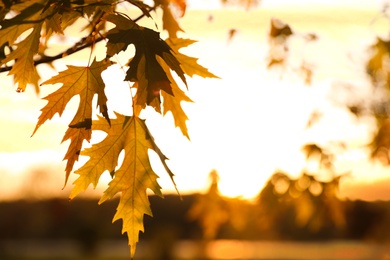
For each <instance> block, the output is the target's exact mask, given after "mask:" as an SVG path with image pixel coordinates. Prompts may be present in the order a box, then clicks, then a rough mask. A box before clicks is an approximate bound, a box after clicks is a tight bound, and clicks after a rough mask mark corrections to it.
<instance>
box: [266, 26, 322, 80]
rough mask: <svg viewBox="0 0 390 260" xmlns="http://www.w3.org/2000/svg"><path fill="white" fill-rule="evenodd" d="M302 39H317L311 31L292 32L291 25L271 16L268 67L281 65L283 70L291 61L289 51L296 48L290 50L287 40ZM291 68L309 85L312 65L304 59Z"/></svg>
mask: <svg viewBox="0 0 390 260" xmlns="http://www.w3.org/2000/svg"><path fill="white" fill-rule="evenodd" d="M294 36H295V37H296V38H300V39H303V41H304V44H305V45H306V44H308V43H310V42H312V41H315V40H317V36H316V35H315V34H312V33H308V34H304V35H301V34H299V33H296V32H294V31H293V30H292V29H291V27H290V26H289V25H288V24H286V23H284V22H283V21H281V20H279V19H277V18H272V19H271V23H270V30H269V33H268V39H269V46H270V49H269V57H268V65H267V66H268V68H269V69H270V68H274V67H281V68H282V70H283V72H285V70H286V68H287V67H288V66H290V65H291V64H292V63H291V62H289V60H290V56H291V53H294V52H296V50H292V51H291V50H290V44H289V40H290V39H291V38H292V37H294ZM302 49H303V48H302ZM292 70H294V71H297V72H298V73H299V74H300V75H302V76H303V78H304V80H305V84H307V85H310V84H311V82H312V74H313V70H312V66H311V65H310V64H309V63H308V62H307V61H306V60H305V59H304V58H302V60H301V61H300V64H299V66H298V67H297V68H295V67H293V68H292Z"/></svg>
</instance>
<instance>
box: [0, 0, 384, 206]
mask: <svg viewBox="0 0 390 260" xmlns="http://www.w3.org/2000/svg"><path fill="white" fill-rule="evenodd" d="M203 2H206V0H204V1H203ZM282 2H283V4H282ZM298 2H299V4H298ZM308 2H310V3H313V1H303V0H299V1H296V2H294V3H297V6H298V7H299V5H301V4H302V5H303V4H304V5H305V6H306V7H307V5H309V3H308ZM318 2H321V3H330V2H331V1H318ZM377 2H378V3H377ZM207 3H210V2H209V1H207ZM212 3H215V2H212ZM276 3H280V5H283V6H284V4H286V3H291V1H288V0H286V1H279V2H278V1H271V0H269V1H267V0H265V1H263V2H262V6H260V8H259V9H258V10H256V11H248V12H246V11H243V10H229V11H201V12H200V11H192V12H191V11H189V12H188V13H187V14H186V16H185V17H184V18H183V19H182V21H181V25H182V27H183V28H184V29H185V31H186V34H184V35H183V37H188V38H192V39H196V40H198V41H199V42H198V43H196V44H194V45H193V46H191V47H188V48H186V50H184V51H185V52H186V53H187V54H189V55H193V56H195V57H199V58H200V60H199V61H200V63H201V64H202V65H204V66H205V67H207V68H209V69H210V71H212V72H213V73H215V74H216V75H218V76H220V77H221V78H222V79H202V78H199V77H195V78H193V79H189V88H190V92H189V95H190V97H191V98H192V99H193V100H195V103H194V104H186V105H185V109H186V111H187V113H188V115H189V118H190V121H189V122H188V127H189V131H190V136H191V142H189V141H187V140H186V139H185V138H184V137H182V136H181V135H180V132H179V130H178V129H174V128H173V127H172V125H173V123H172V121H171V119H170V118H169V117H168V118H165V119H164V120H162V119H161V118H159V117H155V118H153V121H154V122H153V123H150V127H151V131H152V133H153V135H154V137H155V138H156V141H157V143H158V144H159V145H160V148H161V149H162V150H163V151H164V153H165V154H166V155H167V156H168V157H169V158H170V161H169V163H168V164H169V165H170V166H171V168H172V170H173V172H174V173H175V174H176V183H177V184H178V188H179V190H181V192H182V193H186V192H192V191H203V190H204V189H205V188H207V186H208V174H209V172H210V171H211V170H212V169H217V171H218V172H219V173H220V175H221V182H220V188H221V191H222V193H223V194H225V195H229V196H244V197H252V196H255V195H256V194H258V192H259V191H260V189H261V187H262V186H263V185H264V182H265V181H266V180H267V179H268V178H269V176H270V174H272V173H273V171H274V170H275V169H278V168H280V169H284V170H286V171H288V172H289V173H291V175H292V176H299V174H300V173H301V170H302V168H303V167H304V166H305V161H304V158H303V155H302V154H301V153H300V152H299V149H300V146H301V145H302V142H307V141H312V140H319V138H320V139H321V138H322V140H323V141H324V142H325V141H327V140H329V139H347V140H348V141H349V142H351V143H353V144H356V145H358V144H361V143H362V142H363V141H362V140H366V139H367V135H368V134H367V133H368V132H369V131H370V128H369V127H368V126H367V125H365V124H356V123H354V121H353V118H351V117H349V116H348V115H347V114H346V113H342V112H341V113H340V111H338V110H330V111H331V112H330V114H329V116H328V117H325V123H324V125H323V127H324V129H326V131H325V132H322V133H321V134H320V135H319V134H318V132H316V131H309V132H306V131H304V126H305V124H306V120H307V116H308V115H309V114H310V112H311V109H313V108H315V107H318V106H322V107H324V106H325V107H326V106H329V104H328V102H326V100H324V99H323V97H324V95H326V93H327V91H329V89H330V88H331V86H332V82H333V81H335V80H341V81H347V82H350V83H354V84H355V83H356V84H361V83H359V82H361V78H359V76H356V75H357V74H356V72H357V70H359V68H358V67H357V65H356V64H359V63H358V62H357V63H354V62H351V61H350V60H349V59H348V54H355V49H351V46H354V47H356V51H357V53H358V54H357V56H355V58H356V59H357V60H359V59H360V60H359V61H361V60H362V59H364V57H363V56H361V53H362V51H361V50H365V49H364V48H365V47H366V46H367V45H368V44H369V42H370V40H371V39H373V38H372V37H374V34H373V31H375V32H377V33H378V32H380V31H381V30H379V29H377V28H376V27H373V26H370V25H369V24H370V22H371V21H372V18H373V16H375V15H376V14H377V13H375V10H379V9H380V6H381V4H380V1H369V0H367V1H346V0H344V1H334V2H333V3H338V4H342V5H346V4H347V3H354V5H355V4H357V3H358V4H359V6H363V5H368V3H371V7H372V10H374V11H372V12H356V11H354V12H350V11H348V13H350V16H347V15H345V14H346V12H345V10H339V11H340V12H331V13H329V12H324V13H318V14H317V13H310V12H304V13H297V11H296V10H295V11H294V12H291V10H290V9H285V8H281V7H278V8H275V7H274V5H276ZM191 5H192V6H194V4H192V3H191V2H190V3H189V6H191ZM211 5H212V4H211ZM209 7H210V6H209ZM298 9H299V8H298ZM330 14H331V15H330ZM210 15H211V16H212V17H213V19H212V22H209V17H210ZM271 17H278V18H280V19H282V20H284V21H286V22H288V23H290V25H291V26H292V27H293V28H296V30H298V31H301V32H302V33H307V32H315V33H318V34H319V36H320V40H321V42H322V44H323V45H321V44H314V46H313V47H312V48H311V49H310V48H308V49H307V50H306V51H307V53H306V54H305V55H309V57H310V55H312V54H313V55H314V54H315V55H319V56H316V57H315V58H316V59H317V58H318V59H319V60H321V62H319V63H320V64H325V65H318V67H316V72H317V73H318V74H316V75H317V76H315V79H314V80H315V81H314V84H316V86H320V87H321V88H315V89H316V91H314V90H313V89H314V88H308V87H304V86H302V80H301V79H300V78H299V77H296V76H291V77H287V78H285V80H283V81H279V76H278V74H277V73H275V72H273V73H269V72H267V70H266V69H265V66H266V63H265V57H266V54H267V50H268V45H267V39H266V37H265V36H266V34H267V30H268V26H269V20H270V18H271ZM151 24H152V25H151V26H153V23H151ZM341 25H342V26H341ZM232 28H234V29H236V30H237V34H236V36H235V37H234V38H233V40H232V41H231V42H230V43H228V41H227V40H228V30H230V29H232ZM386 28H387V27H386ZM382 31H383V30H382ZM324 46H327V49H323V47H324ZM318 49H321V50H322V51H321V52H320V53H318ZM359 55H360V56H359ZM335 60H337V62H335ZM69 62H71V63H73V64H75V63H76V64H79V63H80V61H79V60H78V58H77V57H72V58H71V59H70V60H69ZM329 65H330V66H329ZM329 67H331V68H333V69H334V70H329ZM41 70H42V71H45V76H47V77H49V75H53V74H55V72H54V71H52V70H48V69H47V68H46V67H41ZM118 73H119V74H118ZM120 73H121V72H118V71H116V70H115V69H112V70H110V71H108V72H107V73H106V74H105V75H104V78H105V80H106V81H107V83H108V84H109V85H110V88H108V89H109V90H110V91H108V93H107V95H108V97H109V102H110V103H109V107H110V108H111V109H115V110H116V111H119V112H122V113H127V109H128V107H123V106H121V105H118V104H122V103H123V102H124V103H125V104H129V101H128V100H126V96H127V95H128V93H127V91H128V88H127V85H126V83H123V82H122V80H121V78H122V75H121V74H120ZM358 75H361V74H358ZM0 80H1V82H2V85H3V87H2V89H1V90H0V91H1V95H0V102H1V104H2V108H1V109H2V112H1V113H0V122H1V125H2V126H3V127H2V129H1V133H2V134H1V135H0V147H1V150H0V171H1V172H2V174H1V175H0V199H4V198H6V197H7V196H9V195H10V194H12V193H15V194H17V193H18V190H17V189H18V188H20V187H27V191H26V192H27V193H28V194H30V195H31V194H33V196H37V197H39V196H40V195H39V194H40V190H39V189H38V188H39V187H46V186H49V185H46V182H44V181H46V180H47V181H48V182H49V183H52V184H51V185H50V188H49V189H50V192H53V193H56V194H57V195H58V196H63V197H67V196H68V195H69V189H70V188H71V186H72V185H71V183H72V181H73V180H74V177H75V176H74V177H71V178H70V181H69V183H68V186H67V188H66V189H65V190H61V188H62V185H63V181H64V171H63V170H64V168H65V164H64V163H63V162H61V161H62V158H63V156H64V154H65V151H66V149H67V145H68V144H67V143H65V144H63V145H59V143H60V141H61V140H62V136H63V134H64V132H65V130H66V126H67V124H68V122H69V121H70V119H71V118H72V116H73V113H74V112H73V111H68V112H66V113H65V114H64V115H63V116H62V118H58V117H56V118H55V119H54V120H52V121H48V122H46V123H45V125H43V126H42V127H41V128H40V129H39V131H38V132H37V134H36V135H35V136H34V137H33V138H30V136H31V133H32V131H33V129H34V127H35V123H36V120H37V118H38V116H39V114H40V112H39V110H40V109H41V108H42V106H43V105H44V104H45V102H44V101H40V100H39V99H38V98H37V97H36V95H35V93H34V92H33V91H32V89H30V90H29V91H26V92H25V93H23V94H16V93H15V91H14V87H12V81H10V79H9V78H5V77H4V75H0ZM45 88H49V87H45ZM318 89H321V90H320V91H318ZM49 90H50V89H43V90H42V92H43V93H42V96H44V95H45V94H46V93H48V92H49ZM50 91H51V90H50ZM110 97H111V101H110ZM72 106H73V107H74V106H75V103H73V105H72V104H70V105H69V106H68V107H72ZM151 121H152V120H151ZM344 157H345V158H344V160H342V161H341V162H340V163H339V164H338V167H339V169H340V171H344V170H350V169H351V167H352V166H351V165H355V166H356V165H357V167H355V169H354V173H353V176H352V177H351V178H350V179H347V180H346V182H345V183H344V184H343V185H344V186H343V187H344V191H345V192H346V193H348V192H349V194H350V196H351V197H353V196H356V194H355V193H353V192H354V191H356V190H357V189H356V185H360V186H359V188H360V189H363V191H360V193H359V194H364V193H367V192H366V191H367V190H364V189H366V188H367V180H371V181H372V182H380V181H382V180H383V179H384V178H386V177H388V176H389V174H388V173H387V172H385V171H384V170H383V168H382V167H379V166H375V167H372V166H371V165H370V164H368V163H367V161H366V155H365V154H364V153H363V152H362V151H356V152H354V153H352V154H349V155H345V156H344ZM48 162H49V163H48ZM82 162H85V158H84V159H81V163H82ZM81 163H80V164H79V166H80V165H81ZM155 168H156V172H157V173H158V175H159V176H160V177H161V178H160V180H159V183H160V185H161V186H162V187H163V189H164V191H166V192H170V191H172V190H173V187H172V184H171V183H170V180H169V178H168V177H167V174H166V173H165V172H164V170H163V169H162V167H161V166H160V165H158V164H156V165H155ZM31 169H32V170H31ZM27 170H28V171H27ZM26 171H27V172H28V173H30V174H28V175H26ZM34 176H35V177H34ZM37 176H38V177H37ZM34 178H35V179H36V180H39V181H38V182H37V183H35V184H34V185H33V187H32V185H31V180H32V179H34ZM103 179H104V180H105V181H108V180H109V177H108V174H107V175H106V176H105V177H104V178H103ZM378 187H379V186H378ZM380 187H382V186H380ZM382 189H384V191H387V192H388V190H386V187H382ZM89 193H90V192H89ZM351 194H352V195H351ZM354 194H355V195H354ZM381 194H382V193H381ZM381 194H379V192H378V194H377V195H378V196H377V197H380V196H382V195H381ZM388 194H390V193H388ZM374 198H375V197H374ZM370 199H372V198H370Z"/></svg>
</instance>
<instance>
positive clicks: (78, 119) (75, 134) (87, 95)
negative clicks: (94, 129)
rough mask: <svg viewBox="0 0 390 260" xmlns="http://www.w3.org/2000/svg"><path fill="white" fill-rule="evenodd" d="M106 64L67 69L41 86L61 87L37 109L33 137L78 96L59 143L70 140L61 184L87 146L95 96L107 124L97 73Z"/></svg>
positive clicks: (106, 64) (100, 78)
mask: <svg viewBox="0 0 390 260" xmlns="http://www.w3.org/2000/svg"><path fill="white" fill-rule="evenodd" d="M110 64H111V63H110V62H109V61H106V60H102V61H98V62H97V61H96V60H94V61H93V62H92V64H91V65H90V66H87V67H76V66H68V68H67V69H66V70H64V71H62V72H60V73H59V74H58V75H56V76H54V77H52V78H51V79H49V80H47V81H45V82H44V83H42V84H43V85H46V84H57V83H62V84H63V85H62V87H60V88H59V89H57V90H56V91H54V92H53V93H51V94H50V95H48V96H46V97H44V99H45V100H47V101H48V103H47V104H46V105H45V106H44V107H43V108H42V109H41V111H42V113H41V115H40V116H39V118H38V123H37V125H36V127H35V130H34V132H33V135H34V134H35V132H36V131H37V130H38V128H39V127H40V126H41V125H42V124H43V123H44V122H46V120H50V119H51V118H52V117H53V116H54V115H55V114H56V113H58V114H59V115H60V116H61V115H62V113H63V111H64V110H65V107H66V105H67V103H68V102H69V101H70V100H71V99H72V97H73V96H76V95H79V96H80V104H79V107H78V110H77V112H76V114H75V116H74V118H73V120H72V121H71V123H70V125H69V129H68V130H67V131H66V133H65V136H64V138H63V140H62V141H63V142H64V141H66V140H68V139H70V145H69V148H68V151H67V153H66V155H65V157H64V160H67V166H66V178H65V183H66V181H67V179H68V177H69V174H70V172H71V171H72V168H73V165H74V163H75V162H76V161H77V160H78V157H79V153H80V151H81V148H82V143H83V141H84V140H86V141H88V142H89V140H90V138H91V125H92V110H93V109H92V100H93V97H94V95H95V94H97V95H98V100H97V105H98V107H99V108H100V113H102V114H103V116H104V117H105V118H106V120H107V121H108V122H109V123H110V119H109V117H108V112H107V105H106V102H107V97H106V95H105V93H104V87H105V84H104V82H103V79H102V77H101V73H102V72H103V71H104V70H105V69H106V68H107V67H108V66H109V65H110Z"/></svg>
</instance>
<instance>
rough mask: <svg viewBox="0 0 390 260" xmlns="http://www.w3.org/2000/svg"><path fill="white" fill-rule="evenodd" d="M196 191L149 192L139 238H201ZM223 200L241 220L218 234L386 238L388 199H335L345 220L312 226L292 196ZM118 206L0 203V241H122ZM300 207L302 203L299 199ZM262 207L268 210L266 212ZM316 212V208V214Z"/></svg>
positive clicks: (389, 235) (271, 237)
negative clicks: (266, 201) (193, 214)
mask: <svg viewBox="0 0 390 260" xmlns="http://www.w3.org/2000/svg"><path fill="white" fill-rule="evenodd" d="M200 196H205V195H189V196H183V198H182V200H180V198H179V197H178V196H173V195H169V196H166V197H165V198H164V199H161V198H159V197H155V196H151V197H150V201H151V207H152V210H153V214H154V217H153V218H150V217H146V218H145V231H146V232H145V234H141V240H148V239H153V240H155V239H167V238H169V239H173V240H174V239H196V240H200V239H202V238H203V235H202V234H203V230H202V226H201V225H199V222H198V221H197V220H196V219H193V218H190V216H189V212H190V209H191V208H192V207H193V205H194V203H196V201H197V200H198V198H199V197H200ZM221 202H222V204H223V205H224V206H225V207H230V208H233V209H235V210H237V212H236V213H237V215H238V216H239V219H237V216H236V217H232V216H230V217H229V218H228V221H226V222H225V223H223V224H221V225H220V227H219V228H218V232H217V233H216V236H215V238H216V239H222V238H223V239H245V240H257V239H264V240H275V239H278V240H328V239H352V240H370V241H378V242H381V241H386V240H387V241H388V240H390V202H364V201H339V203H340V206H342V208H343V217H344V220H343V221H345V222H343V223H342V225H341V224H340V223H339V224H335V222H334V221H333V220H332V218H330V217H329V218H325V219H321V223H320V224H316V225H314V228H313V224H311V223H312V222H313V221H314V220H315V219H316V218H317V217H316V216H314V217H313V216H311V218H312V219H311V220H310V221H309V220H306V221H305V222H302V220H298V221H297V212H296V211H295V210H294V208H295V206H293V205H294V203H295V202H293V201H290V203H286V202H283V203H279V204H274V205H273V209H269V208H268V207H269V205H266V206H264V208H263V210H261V209H262V207H261V205H259V204H257V203H250V202H247V201H244V200H233V199H225V200H221ZM302 203H304V202H302ZM229 204H234V205H229ZM116 206H117V201H115V200H113V201H110V202H108V203H104V204H102V205H97V201H96V200H83V199H76V200H73V201H71V202H69V201H68V200H66V199H52V200H46V201H34V202H28V201H15V202H2V203H0V230H1V232H0V244H1V241H2V240H3V241H5V240H18V239H23V240H26V239H27V240H28V239H44V240H46V239H50V240H54V239H74V240H78V241H79V242H80V243H81V244H83V245H84V246H85V247H86V248H85V249H86V250H88V248H90V247H91V248H92V247H94V245H95V244H96V243H97V242H98V241H99V240H103V239H124V240H125V239H126V237H124V236H122V235H120V233H121V232H120V230H121V223H120V222H119V221H117V222H115V223H113V224H112V223H111V222H112V213H113V212H115V210H116ZM302 207H306V206H304V204H302ZM264 209H267V210H270V211H269V212H268V214H267V212H265V211H264ZM320 211H321V210H320V209H316V211H315V213H320ZM227 212H229V211H227ZM210 213H212V212H210ZM298 214H302V213H298ZM327 214H331V212H328V213H327ZM325 215H326V214H325ZM301 218H302V217H301ZM298 219H299V218H298ZM300 221H301V222H300ZM314 222H315V221H314Z"/></svg>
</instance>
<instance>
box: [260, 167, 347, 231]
mask: <svg viewBox="0 0 390 260" xmlns="http://www.w3.org/2000/svg"><path fill="white" fill-rule="evenodd" d="M339 181H340V177H335V178H333V179H331V180H330V181H327V182H325V181H320V180H318V179H316V178H315V177H314V176H312V175H309V174H306V173H304V174H302V176H300V177H299V178H298V179H291V178H290V177H289V176H288V175H287V174H285V173H283V172H276V173H275V174H274V175H273V176H272V177H271V178H270V180H269V181H268V183H267V184H266V186H265V187H264V189H263V190H262V191H261V193H260V195H259V197H258V200H259V201H258V203H259V204H260V206H261V207H260V209H259V210H260V213H263V214H262V215H265V214H264V213H267V215H265V216H266V219H262V221H264V222H265V223H261V224H262V226H264V227H265V228H267V229H272V227H274V226H275V225H278V224H279V223H278V222H277V221H278V216H281V215H284V214H286V212H280V211H279V210H284V209H285V208H291V209H290V210H292V211H293V212H294V214H293V216H295V219H293V220H292V221H294V222H295V223H294V224H295V225H297V226H300V227H308V228H309V229H310V230H311V231H312V232H318V231H319V230H320V229H323V228H324V225H326V224H327V223H328V222H331V223H332V226H336V227H338V228H341V229H342V228H344V227H345V224H346V222H345V221H346V220H345V209H344V207H343V205H342V203H341V201H340V200H339V199H338V197H337V191H338V186H339ZM277 204H279V205H280V204H281V205H284V206H287V205H289V206H290V207H285V208H284V207H278V206H277Z"/></svg>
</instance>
